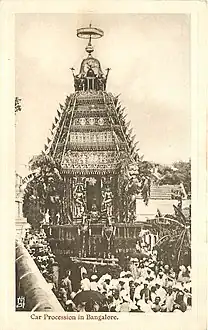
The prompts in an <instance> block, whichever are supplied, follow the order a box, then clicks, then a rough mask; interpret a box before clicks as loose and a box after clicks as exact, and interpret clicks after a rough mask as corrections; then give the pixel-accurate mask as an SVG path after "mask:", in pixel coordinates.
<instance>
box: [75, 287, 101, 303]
mask: <svg viewBox="0 0 208 330" xmlns="http://www.w3.org/2000/svg"><path fill="white" fill-rule="evenodd" d="M105 299H106V298H105V296H104V295H102V294H101V293H100V292H98V291H94V290H86V291H81V292H79V293H77V294H76V296H75V297H74V299H73V302H74V303H75V304H76V305H78V304H79V303H81V302H88V301H91V300H93V301H95V302H97V303H102V302H104V301H105Z"/></svg>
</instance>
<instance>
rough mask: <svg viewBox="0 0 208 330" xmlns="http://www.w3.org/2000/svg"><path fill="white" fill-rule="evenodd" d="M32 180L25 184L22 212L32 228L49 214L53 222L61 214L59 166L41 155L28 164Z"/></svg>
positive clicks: (61, 190)
mask: <svg viewBox="0 0 208 330" xmlns="http://www.w3.org/2000/svg"><path fill="white" fill-rule="evenodd" d="M29 166H30V170H31V171H32V172H33V178H32V180H30V181H29V182H28V183H27V186H26V189H25V194H24V204H23V212H24V216H25V217H27V219H28V222H29V223H31V225H33V227H36V228H37V227H39V226H40V224H41V222H42V220H43V218H44V217H45V214H46V213H47V212H49V214H50V217H51V220H52V221H55V218H56V214H57V213H63V179H62V176H61V174H60V167H59V165H58V164H57V163H56V162H55V161H54V160H53V158H52V157H50V156H48V155H46V154H44V153H42V154H41V155H38V156H34V157H33V158H32V159H31V160H30V162H29Z"/></svg>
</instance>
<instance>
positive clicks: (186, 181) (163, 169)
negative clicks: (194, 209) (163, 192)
mask: <svg viewBox="0 0 208 330" xmlns="http://www.w3.org/2000/svg"><path fill="white" fill-rule="evenodd" d="M158 167H159V168H158V172H159V173H160V174H161V177H162V178H161V180H160V182H159V184H161V185H162V184H172V185H177V184H180V183H181V182H182V183H183V185H184V187H185V190H186V193H187V195H190V194H191V160H190V159H189V161H188V162H183V161H178V162H174V163H173V164H172V166H162V165H159V166H158Z"/></svg>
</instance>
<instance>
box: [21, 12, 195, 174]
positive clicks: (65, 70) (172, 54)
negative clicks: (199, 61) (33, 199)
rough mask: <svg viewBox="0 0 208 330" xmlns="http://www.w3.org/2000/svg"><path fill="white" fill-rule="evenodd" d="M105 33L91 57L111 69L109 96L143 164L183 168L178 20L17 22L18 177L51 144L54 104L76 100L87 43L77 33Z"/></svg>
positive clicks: (181, 21) (46, 18)
mask: <svg viewBox="0 0 208 330" xmlns="http://www.w3.org/2000/svg"><path fill="white" fill-rule="evenodd" d="M89 23H92V25H93V26H96V27H99V28H101V29H103V30H104V37H103V38H101V39H98V40H94V41H93V45H94V48H95V51H94V54H93V55H94V57H96V58H98V59H99V60H100V62H101V66H102V69H103V70H105V69H106V68H108V67H110V68H111V69H112V70H111V71H110V74H109V79H108V85H107V90H108V91H109V92H112V93H113V94H115V95H117V94H120V93H121V96H120V100H121V102H122V105H123V106H125V107H126V112H127V114H128V117H127V120H131V122H132V127H133V129H134V130H133V133H132V134H133V135H134V134H136V139H137V140H138V141H139V147H140V152H141V154H144V158H145V159H146V160H153V161H155V162H160V163H166V164H169V163H171V162H173V161H176V160H188V158H189V157H190V155H191V151H190V150H191V148H190V126H191V118H190V26H189V24H190V22H189V16H187V15H182V14H146V15H144V14H141V15H139V14H111V15H109V14H96V15H87V14H84V15H75V14H17V15H16V29H15V31H16V43H15V45H16V46H15V56H16V58H15V63H16V96H18V97H20V98H21V99H22V108H23V109H22V112H21V113H18V114H17V116H16V117H17V123H16V141H17V144H16V170H17V171H18V172H19V173H20V174H23V175H24V174H26V173H25V168H24V164H27V163H28V161H29V159H30V158H31V157H32V156H33V155H34V154H39V153H40V152H41V150H42V149H43V147H44V144H45V143H46V140H47V137H50V129H51V127H52V122H53V121H54V116H55V114H56V110H57V109H58V106H59V103H62V104H63V103H64V101H65V97H66V95H69V94H70V93H73V92H74V88H73V79H72V74H71V71H70V67H72V66H73V67H74V68H75V69H76V71H77V72H78V71H79V67H80V62H81V60H82V59H83V58H84V57H85V56H86V52H85V49H84V48H85V46H86V40H83V39H79V38H77V37H76V29H77V28H79V27H84V26H88V25H89Z"/></svg>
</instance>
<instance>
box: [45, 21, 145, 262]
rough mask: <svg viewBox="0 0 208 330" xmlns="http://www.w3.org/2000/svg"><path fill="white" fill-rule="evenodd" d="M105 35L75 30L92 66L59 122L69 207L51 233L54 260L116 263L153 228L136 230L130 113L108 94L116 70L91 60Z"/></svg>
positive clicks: (57, 152)
mask: <svg viewBox="0 0 208 330" xmlns="http://www.w3.org/2000/svg"><path fill="white" fill-rule="evenodd" d="M103 35H104V32H103V31H102V30H100V29H97V28H94V27H92V26H91V25H90V26H89V27H87V28H81V29H78V30H77V36H78V37H79V38H84V39H88V44H87V46H86V48H85V50H86V53H87V55H86V58H85V59H83V61H82V62H81V65H80V70H79V72H78V73H75V69H74V68H71V70H72V74H73V78H74V89H75V91H74V93H73V94H71V95H70V96H68V97H67V98H66V101H65V105H64V106H61V109H60V111H58V118H56V119H55V124H54V127H53V128H54V129H53V132H54V133H53V138H52V140H51V141H50V144H49V146H48V149H47V153H48V155H50V156H51V157H53V159H54V160H56V161H58V162H59V163H60V165H61V172H62V176H63V180H64V189H63V191H64V196H63V200H64V203H63V207H62V209H61V211H60V214H59V217H54V219H52V222H50V224H47V225H45V229H46V231H47V234H48V238H49V241H50V244H51V246H52V247H53V249H54V251H55V252H56V254H59V253H60V254H62V255H63V254H64V255H70V256H79V257H83V258H86V257H88V258H89V257H92V258H93V257H96V258H98V257H110V256H111V255H114V256H116V255H118V254H119V253H120V252H121V251H126V252H130V251H131V250H132V251H133V250H134V248H135V244H136V240H137V237H138V235H139V233H140V231H141V229H143V228H147V227H148V224H145V223H138V222H135V220H136V193H137V188H138V179H137V174H138V173H137V171H138V168H137V157H138V155H137V152H136V145H137V142H134V138H135V136H134V137H132V136H131V132H132V130H129V124H130V123H126V121H125V114H124V108H122V106H121V104H120V102H119V99H118V96H114V95H113V94H112V93H110V92H108V91H107V81H108V75H109V71H110V69H109V68H108V69H106V70H105V71H103V69H102V67H101V64H100V62H99V60H98V59H97V58H95V57H94V56H93V55H92V54H93V51H94V48H93V45H92V39H98V38H101V37H102V36H103Z"/></svg>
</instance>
